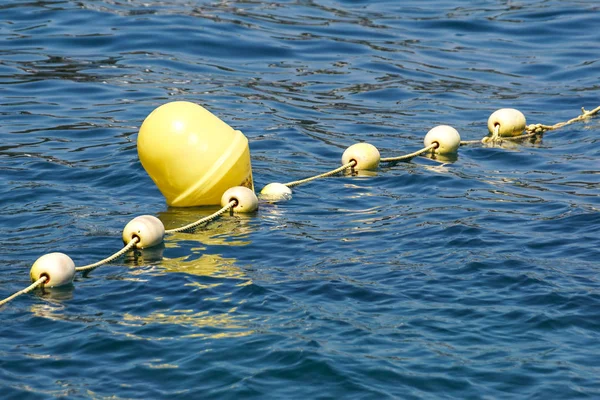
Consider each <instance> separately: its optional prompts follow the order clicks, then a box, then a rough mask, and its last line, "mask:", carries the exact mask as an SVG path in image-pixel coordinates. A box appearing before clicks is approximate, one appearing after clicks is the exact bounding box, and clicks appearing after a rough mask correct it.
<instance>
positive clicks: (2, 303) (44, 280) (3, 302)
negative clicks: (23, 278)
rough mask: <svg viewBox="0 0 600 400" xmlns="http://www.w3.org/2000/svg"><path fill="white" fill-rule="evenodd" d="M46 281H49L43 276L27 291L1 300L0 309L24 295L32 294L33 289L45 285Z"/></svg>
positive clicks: (28, 287)
mask: <svg viewBox="0 0 600 400" xmlns="http://www.w3.org/2000/svg"><path fill="white" fill-rule="evenodd" d="M46 280H48V278H47V277H46V276H42V277H41V278H40V279H38V280H37V281H35V282H33V283H32V284H31V285H29V286H27V287H26V288H25V289H23V290H19V291H18V292H16V293H15V294H13V295H11V296H8V297H7V298H5V299H4V300H1V301H0V307H1V306H3V305H4V304H6V303H8V302H9V301H11V300H12V299H14V298H16V297H19V296H20V295H22V294H25V293H29V292H31V291H32V290H33V289H35V288H36V287H38V286H40V285H41V284H43V283H44V282H46Z"/></svg>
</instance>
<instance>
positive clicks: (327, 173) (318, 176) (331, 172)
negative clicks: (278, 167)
mask: <svg viewBox="0 0 600 400" xmlns="http://www.w3.org/2000/svg"><path fill="white" fill-rule="evenodd" d="M354 166H356V161H354V160H350V161H349V162H348V163H346V164H344V165H342V166H341V167H339V168H336V169H334V170H331V171H329V172H325V173H323V174H319V175H315V176H311V177H310V178H305V179H300V180H297V181H292V182H288V183H284V185H285V186H287V187H289V188H291V187H294V186H298V185H301V184H303V183H308V182H311V181H314V180H316V179H319V178H327V177H328V176H331V175H335V174H339V173H340V172H342V171H345V170H347V169H348V168H353V167H354Z"/></svg>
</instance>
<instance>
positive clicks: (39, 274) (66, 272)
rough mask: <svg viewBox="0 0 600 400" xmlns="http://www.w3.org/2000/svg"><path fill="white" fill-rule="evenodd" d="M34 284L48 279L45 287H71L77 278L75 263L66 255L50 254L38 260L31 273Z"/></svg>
mask: <svg viewBox="0 0 600 400" xmlns="http://www.w3.org/2000/svg"><path fill="white" fill-rule="evenodd" d="M29 276H30V277H31V281H32V282H36V281H37V280H39V279H40V278H43V277H46V281H45V282H44V286H48V287H59V286H65V285H69V284H71V283H72V282H73V278H74V277H75V263H74V262H73V260H71V257H69V256H68V255H66V254H64V253H48V254H44V255H43V256H41V257H40V258H38V259H37V260H36V261H35V262H34V263H33V265H32V266H31V270H30V271H29Z"/></svg>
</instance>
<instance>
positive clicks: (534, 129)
mask: <svg viewBox="0 0 600 400" xmlns="http://www.w3.org/2000/svg"><path fill="white" fill-rule="evenodd" d="M581 111H582V114H581V115H579V116H577V117H575V118H572V119H570V120H568V121H565V122H559V123H556V124H554V125H543V124H531V125H527V126H526V127H525V132H526V133H524V134H522V135H519V136H513V137H500V136H499V128H498V126H496V128H495V129H494V132H492V135H491V136H486V137H484V138H483V139H480V140H461V141H460V145H461V146H464V145H469V144H479V143H489V142H492V143H494V142H501V141H503V140H511V141H513V140H515V141H516V140H521V139H527V138H530V137H533V136H536V135H539V134H542V133H544V132H546V131H550V130H555V129H559V128H562V127H563V126H566V125H569V124H572V123H574V122H578V121H582V120H584V119H586V118H589V117H591V116H593V115H595V114H597V113H598V112H600V106H598V107H596V108H594V109H593V110H590V111H587V110H585V109H584V108H583V107H582V108H581ZM437 147H439V144H438V143H437V142H434V143H432V144H431V145H429V146H427V147H424V148H423V149H421V150H418V151H415V152H413V153H409V154H405V155H402V156H397V157H384V158H381V159H380V160H379V161H381V162H396V161H404V160H410V159H412V158H414V157H417V156H419V155H421V154H423V153H426V152H428V151H430V150H433V149H436V148H437ZM356 165H357V162H356V161H355V160H351V161H350V162H348V163H346V164H344V165H342V166H341V167H339V168H336V169H334V170H331V171H329V172H325V173H323V174H319V175H315V176H311V177H309V178H305V179H300V180H297V181H292V182H288V183H284V185H285V186H287V187H288V188H291V187H294V186H298V185H301V184H303V183H308V182H311V181H314V180H316V179H320V178H326V177H329V176H332V175H335V174H338V173H340V172H343V171H345V170H347V169H349V168H352V169H353V168H354V167H355V166H356ZM237 204H238V202H237V200H231V201H230V202H229V203H228V204H226V205H225V206H224V207H222V208H221V209H220V210H218V211H216V212H215V213H213V214H211V215H209V216H206V217H204V218H201V219H199V220H197V221H196V222H192V223H191V224H188V225H185V226H182V227H180V228H174V229H168V230H165V231H164V232H165V233H166V234H172V233H177V232H189V231H192V230H193V229H195V228H196V227H197V226H199V225H201V224H203V223H206V222H210V221H212V220H214V219H216V218H218V217H219V216H221V215H223V214H224V213H225V212H227V211H232V210H233V208H234V207H235V206H236V205H237ZM139 241H140V238H138V237H134V238H132V240H131V241H130V242H129V243H128V244H127V245H126V246H124V247H123V248H122V249H121V250H119V251H117V252H116V253H114V254H113V255H111V256H110V257H107V258H105V259H103V260H100V261H98V262H95V263H93V264H89V265H84V266H82V267H76V268H75V271H77V272H81V271H89V270H92V269H94V268H97V267H99V266H101V265H104V264H107V263H109V262H111V261H113V260H115V259H117V258H119V257H120V256H122V255H123V254H125V253H126V252H128V251H129V250H131V249H132V248H134V247H135V245H136V244H137V243H138V242H139ZM47 280H48V277H47V276H42V277H40V279H38V280H37V281H35V282H33V283H32V284H31V285H29V286H28V287H26V288H25V289H23V290H20V291H18V292H16V293H14V294H13V295H11V296H9V297H7V298H5V299H3V300H0V306H2V305H4V304H6V303H8V302H9V301H11V300H13V299H14V298H16V297H18V296H20V295H22V294H26V293H29V292H31V291H32V290H34V289H35V288H37V287H38V286H40V285H43V284H44V282H46V281H47Z"/></svg>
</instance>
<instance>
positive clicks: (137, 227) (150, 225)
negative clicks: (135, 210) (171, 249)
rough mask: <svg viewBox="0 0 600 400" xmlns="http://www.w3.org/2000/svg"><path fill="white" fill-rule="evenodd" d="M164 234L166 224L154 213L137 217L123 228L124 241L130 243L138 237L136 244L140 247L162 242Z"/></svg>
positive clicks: (143, 247)
mask: <svg viewBox="0 0 600 400" xmlns="http://www.w3.org/2000/svg"><path fill="white" fill-rule="evenodd" d="M164 236H165V226H164V225H163V223H162V221H161V220H160V219H158V218H156V217H155V216H153V215H140V216H138V217H135V218H134V219H132V220H131V221H129V223H128V224H127V225H125V228H123V243H125V245H128V244H129V242H131V241H132V240H133V239H134V238H138V242H137V243H136V244H135V247H137V248H138V249H145V248H147V247H152V246H156V245H157V244H160V243H162V241H163V238H164Z"/></svg>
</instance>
